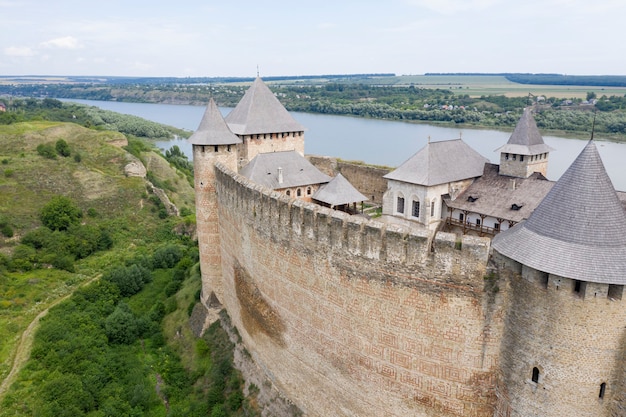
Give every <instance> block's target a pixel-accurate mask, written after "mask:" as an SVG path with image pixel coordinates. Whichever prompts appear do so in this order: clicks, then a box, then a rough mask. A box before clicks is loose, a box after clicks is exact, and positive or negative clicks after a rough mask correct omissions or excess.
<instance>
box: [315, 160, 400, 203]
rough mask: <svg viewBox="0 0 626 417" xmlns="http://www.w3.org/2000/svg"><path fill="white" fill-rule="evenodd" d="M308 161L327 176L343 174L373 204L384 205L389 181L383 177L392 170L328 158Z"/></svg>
mask: <svg viewBox="0 0 626 417" xmlns="http://www.w3.org/2000/svg"><path fill="white" fill-rule="evenodd" d="M307 159H308V160H309V161H310V162H311V163H312V164H313V165H315V166H316V167H317V169H319V170H320V171H322V172H324V173H325V174H327V175H330V176H333V177H334V176H335V175H337V174H338V173H341V175H343V176H344V177H345V178H346V179H347V180H348V181H349V182H350V184H352V185H353V186H354V188H356V189H357V190H359V192H361V194H363V195H364V196H365V197H367V198H368V199H370V201H371V202H374V203H378V204H382V202H383V194H384V193H385V191H387V180H386V179H384V178H383V175H385V174H388V173H389V172H390V171H391V169H388V168H380V167H374V166H371V165H363V164H359V163H355V162H347V161H340V160H337V158H331V157H327V156H314V155H307Z"/></svg>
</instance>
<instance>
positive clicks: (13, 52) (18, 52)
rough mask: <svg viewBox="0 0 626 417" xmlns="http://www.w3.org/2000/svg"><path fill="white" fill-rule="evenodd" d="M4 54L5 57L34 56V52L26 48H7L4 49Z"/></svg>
mask: <svg viewBox="0 0 626 417" xmlns="http://www.w3.org/2000/svg"><path fill="white" fill-rule="evenodd" d="M4 54H5V55H7V56H17V57H25V56H34V55H35V51H33V50H32V49H31V48H29V47H27V46H9V47H7V48H4Z"/></svg>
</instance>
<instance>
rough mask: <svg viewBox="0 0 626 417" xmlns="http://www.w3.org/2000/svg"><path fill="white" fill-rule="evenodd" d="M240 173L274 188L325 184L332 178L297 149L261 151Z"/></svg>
mask: <svg viewBox="0 0 626 417" xmlns="http://www.w3.org/2000/svg"><path fill="white" fill-rule="evenodd" d="M278 168H281V170H282V177H283V182H282V183H280V182H279V176H278ZM239 173H240V174H241V175H243V176H244V177H246V178H248V179H249V180H251V181H254V182H255V183H257V184H260V185H263V186H265V187H267V188H270V189H272V190H278V189H282V188H290V187H302V186H305V185H313V184H323V183H327V182H328V181H330V180H331V177H329V176H328V175H326V174H323V173H322V172H320V171H319V170H318V169H317V168H315V167H314V166H313V165H312V164H311V163H310V162H309V161H308V160H307V159H306V158H304V157H303V156H302V155H300V154H299V153H298V152H296V151H286V152H270V153H260V154H258V155H257V156H255V157H254V159H252V161H250V162H249V163H248V165H246V166H245V167H243V168H242V169H241V171H240V172H239Z"/></svg>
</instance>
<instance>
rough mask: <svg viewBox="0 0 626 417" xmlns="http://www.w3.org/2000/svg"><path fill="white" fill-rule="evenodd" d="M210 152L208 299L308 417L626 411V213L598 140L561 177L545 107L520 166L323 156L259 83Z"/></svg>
mask: <svg viewBox="0 0 626 417" xmlns="http://www.w3.org/2000/svg"><path fill="white" fill-rule="evenodd" d="M190 142H191V143H192V144H193V158H194V169H195V189H196V213H197V227H198V240H199V246H200V260H201V269H202V279H203V287H202V301H203V303H204V304H205V306H206V307H207V309H211V308H215V307H219V308H222V307H224V308H226V309H227V311H228V313H229V315H230V317H231V319H232V323H233V324H234V325H235V326H236V327H237V329H238V332H239V334H240V335H241V339H242V342H243V344H244V345H245V347H246V349H247V351H248V352H249V353H250V355H251V356H252V358H253V360H254V361H255V363H256V365H257V366H258V367H259V369H261V371H262V372H263V373H264V374H265V375H266V377H267V378H268V379H269V380H270V381H271V382H272V384H273V385H274V386H275V387H277V389H278V390H280V391H281V392H282V393H283V394H284V395H285V396H286V397H287V398H289V399H290V400H291V401H292V402H293V403H294V404H295V405H297V407H298V408H299V409H300V410H302V412H303V413H304V414H305V415H310V416H337V415H343V416H469V417H479V416H480V417H486V416H490V417H491V416H497V417H504V416H507V417H509V416H524V417H530V416H533V417H534V416H537V417H539V416H541V417H551V416H554V417H557V416H559V417H571V416H589V417H591V416H594V417H597V416H615V417H617V416H624V415H626V386H625V382H626V378H625V377H626V360H625V359H626V356H625V352H626V350H625V348H626V331H625V328H626V307H625V306H624V301H623V300H622V295H623V289H624V284H625V283H626V215H625V214H624V213H625V212H624V209H623V207H622V204H621V202H620V199H619V198H618V194H617V193H616V192H615V190H614V188H613V186H612V184H611V181H610V179H609V178H608V176H607V174H606V171H605V169H604V166H603V164H602V162H601V160H600V157H599V154H598V152H597V150H596V147H595V144H594V142H593V141H590V142H589V143H588V144H587V146H586V147H585V149H584V150H583V151H582V153H581V154H580V155H579V156H578V158H577V159H576V160H575V162H574V163H573V164H572V165H571V167H570V168H569V169H568V170H567V172H566V173H565V174H563V176H562V177H561V179H560V180H559V181H558V182H556V183H553V182H551V181H547V180H546V179H545V174H546V170H547V167H548V156H549V152H550V150H551V149H550V148H549V147H548V146H547V145H545V144H544V143H543V139H542V138H541V135H540V134H539V132H538V130H537V127H536V125H535V123H534V120H533V118H532V113H531V112H530V111H529V110H527V111H525V113H524V115H523V116H522V118H521V119H520V122H519V123H518V126H517V127H516V129H515V131H514V132H513V134H512V135H511V139H510V140H509V142H508V143H507V144H503V146H502V148H500V149H499V151H500V152H501V163H500V165H493V164H489V163H487V160H486V159H485V158H484V157H482V156H481V155H479V154H477V153H476V152H475V151H473V150H472V149H471V148H469V147H468V146H467V145H466V144H465V143H464V142H463V141H462V140H453V141H443V142H431V143H429V144H428V145H426V147H425V148H423V149H422V150H420V151H418V152H417V153H416V154H415V155H414V156H413V157H411V158H409V159H408V160H407V162H406V163H404V164H403V165H402V166H400V167H398V168H397V169H396V170H394V171H391V172H389V171H384V172H380V170H377V169H374V168H371V167H363V166H356V165H351V164H347V163H340V162H337V161H335V160H332V159H328V158H309V159H308V160H307V159H306V158H304V127H302V126H301V125H300V124H299V123H297V122H296V121H295V120H294V119H293V118H292V117H291V116H290V115H289V113H288V112H287V111H286V110H285V109H284V107H283V106H282V105H281V104H280V103H279V101H278V100H277V99H276V97H275V96H274V95H273V94H272V93H271V91H270V90H269V88H268V87H267V86H266V85H265V84H264V83H263V82H262V81H261V80H260V79H257V80H256V81H255V82H254V83H253V84H252V86H251V87H250V89H249V90H248V91H247V92H246V94H245V96H244V97H243V98H242V100H241V102H240V103H239V104H238V105H237V107H236V108H235V109H234V110H232V112H231V113H230V114H228V116H227V117H226V118H223V117H222V115H221V113H220V112H219V110H218V109H217V106H216V105H215V103H214V102H212V101H211V103H210V104H209V105H208V107H207V110H206V112H205V114H204V117H203V119H202V121H201V123H200V126H199V128H198V130H197V131H196V132H195V133H194V134H193V136H192V137H191V138H190ZM366 196H367V197H366ZM367 199H369V200H370V201H371V200H373V202H378V203H382V212H383V215H382V216H381V217H379V218H376V219H371V218H368V217H367V216H365V215H363V214H361V213H359V206H360V202H362V201H363V200H367Z"/></svg>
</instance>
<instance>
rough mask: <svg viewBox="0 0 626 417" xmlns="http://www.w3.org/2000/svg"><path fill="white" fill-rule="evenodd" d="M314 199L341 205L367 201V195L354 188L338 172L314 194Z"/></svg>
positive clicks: (332, 204)
mask: <svg viewBox="0 0 626 417" xmlns="http://www.w3.org/2000/svg"><path fill="white" fill-rule="evenodd" d="M313 199H314V200H317V201H321V202H323V203H326V204H329V205H331V206H340V205H342V204H350V203H358V202H360V201H366V200H367V197H365V196H364V195H363V194H361V193H360V192H359V191H358V190H357V189H356V188H354V187H353V186H352V184H350V182H349V181H348V180H347V179H346V178H345V177H344V176H343V175H341V174H337V176H336V177H335V178H333V179H332V180H330V182H329V183H328V184H324V185H322V186H321V187H320V188H319V189H318V190H317V191H316V192H315V194H313Z"/></svg>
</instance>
